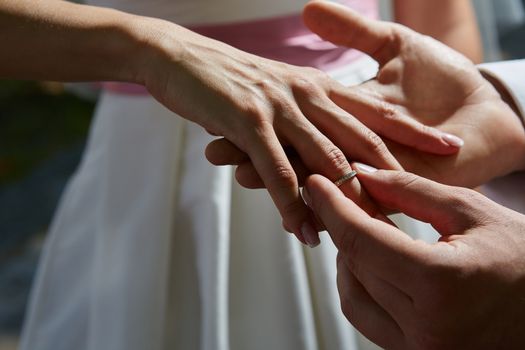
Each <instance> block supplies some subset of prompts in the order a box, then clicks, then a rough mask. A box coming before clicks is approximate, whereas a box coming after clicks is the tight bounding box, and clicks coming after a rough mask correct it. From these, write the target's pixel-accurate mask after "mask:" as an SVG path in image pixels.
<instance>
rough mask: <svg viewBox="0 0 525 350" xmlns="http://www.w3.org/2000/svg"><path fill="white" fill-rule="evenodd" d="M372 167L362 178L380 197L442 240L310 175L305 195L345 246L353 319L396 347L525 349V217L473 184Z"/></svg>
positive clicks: (346, 299) (343, 293) (347, 303)
mask: <svg viewBox="0 0 525 350" xmlns="http://www.w3.org/2000/svg"><path fill="white" fill-rule="evenodd" d="M368 171H370V172H368V173H365V172H361V173H360V174H359V175H358V177H359V180H360V182H361V184H362V185H363V186H364V188H365V189H366V191H367V192H368V194H369V195H370V196H371V198H372V199H374V200H375V201H376V202H377V203H378V204H380V205H382V206H384V207H387V208H390V209H394V210H397V211H401V212H404V213H406V214H407V215H409V216H412V217H414V218H416V219H419V220H422V221H426V222H429V223H431V224H432V225H433V226H434V227H435V228H436V229H437V230H438V231H439V232H440V234H441V235H442V237H441V239H440V240H439V242H437V243H434V244H427V243H424V242H422V241H415V240H413V239H412V238H410V237H409V236H407V235H406V234H405V233H403V232H401V231H400V230H399V229H397V228H396V227H394V226H392V225H389V224H386V223H384V222H382V221H379V220H376V219H375V218H373V217H371V216H370V215H368V214H366V213H365V212H364V211H363V210H362V209H361V208H359V206H357V205H356V204H355V203H354V202H353V201H352V200H350V199H348V198H346V197H345V196H344V195H343V194H342V193H341V191H339V190H338V189H337V187H335V186H334V185H333V184H332V183H331V182H330V181H327V180H326V179H325V178H323V177H321V176H319V175H314V176H312V177H310V178H309V179H308V180H307V181H306V186H305V189H306V195H305V197H306V200H307V203H308V204H309V206H310V207H311V208H312V209H313V211H314V213H316V214H317V216H318V217H319V218H320V220H321V221H322V222H323V223H324V224H325V226H326V227H327V229H328V232H329V233H330V235H331V237H332V240H333V241H334V243H335V245H336V246H337V248H338V249H339V256H338V288H339V294H340V297H341V303H342V309H343V312H344V313H345V315H346V317H347V318H348V319H349V320H350V322H352V324H353V325H354V326H355V327H356V328H357V329H359V330H360V331H361V332H362V333H363V334H364V335H365V336H367V337H368V338H370V339H371V340H372V341H374V342H375V343H377V344H378V345H380V346H382V347H384V348H388V349H523V348H525V334H524V333H523V325H525V216H523V215H520V214H518V213H516V212H513V211H511V210H508V209H506V208H503V207H501V206H499V205H497V204H495V203H493V202H491V201H490V200H488V199H487V198H485V197H483V196H482V195H480V194H479V193H477V192H475V191H472V190H468V189H465V188H459V187H451V186H445V185H441V184H438V183H436V182H433V181H430V180H426V179H424V178H421V177H418V176H416V175H413V174H410V173H405V172H396V171H384V170H380V171H376V172H374V171H373V169H372V170H370V169H369V170H368Z"/></svg>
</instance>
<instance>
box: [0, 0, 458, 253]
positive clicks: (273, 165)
mask: <svg viewBox="0 0 525 350" xmlns="http://www.w3.org/2000/svg"><path fill="white" fill-rule="evenodd" d="M0 33H1V34H0V38H1V39H2V47H3V50H2V55H0V77H3V78H11V79H43V80H60V81H79V80H82V81H86V80H106V81H123V82H130V83H136V84H141V85H144V86H145V87H146V88H147V89H148V91H149V92H150V93H151V94H152V96H153V97H155V98H156V99H157V100H158V101H160V102H161V103H162V104H164V105H165V106H166V107H167V108H169V109H171V110H172V111H174V112H176V113H178V114H179V115H181V116H182V117H184V118H186V119H188V120H190V121H193V122H195V123H198V124H199V125H201V126H202V127H204V128H205V129H207V130H208V131H210V132H211V133H213V134H216V135H220V136H224V137H225V138H226V139H228V140H230V141H231V143H232V145H234V146H235V147H236V148H237V149H239V150H241V151H242V152H243V153H245V154H246V155H247V156H248V158H249V159H251V160H252V165H253V167H254V169H256V171H257V174H259V175H260V179H261V181H262V182H263V183H264V186H265V187H266V188H268V191H269V193H270V195H271V196H272V198H273V200H274V202H275V204H276V206H277V208H278V209H279V211H280V213H281V215H282V217H283V222H284V226H285V227H286V228H287V229H289V230H290V231H292V232H294V233H295V234H296V235H297V237H298V238H299V239H300V240H301V241H302V242H306V243H309V244H311V245H315V244H317V243H318V237H317V233H316V232H315V231H316V225H317V224H316V222H315V219H314V217H313V215H312V213H311V211H310V210H309V209H308V208H307V207H306V205H305V204H304V202H303V200H302V198H301V196H300V193H299V185H298V179H297V174H296V173H295V171H294V169H293V168H292V166H291V164H290V161H289V160H288V157H287V155H286V153H285V148H293V149H294V151H295V152H296V154H297V156H298V157H299V159H300V160H301V162H302V163H304V164H306V165H307V166H308V167H309V168H310V169H313V170H314V171H315V172H318V173H321V174H324V175H325V176H327V177H329V178H331V179H333V180H336V179H337V178H339V177H341V176H342V175H344V174H345V173H347V172H348V171H349V170H350V165H349V163H348V161H347V159H346V156H347V155H351V156H352V157H354V158H356V159H361V160H363V161H366V162H368V163H370V164H373V165H375V166H378V167H383V168H388V169H400V168H401V166H400V165H399V163H398V162H397V160H396V159H395V158H394V156H393V155H392V154H391V152H390V151H389V150H388V149H387V147H386V145H385V143H384V142H383V140H382V139H381V138H380V137H379V136H378V134H377V133H376V131H377V132H379V131H380V132H381V134H382V135H386V136H388V137H390V138H392V139H395V140H397V141H399V142H401V143H404V142H405V143H407V144H408V145H409V146H414V143H415V144H416V147H417V148H418V149H420V150H422V151H425V152H432V153H436V154H453V153H456V152H457V151H458V148H459V147H458V145H454V144H450V143H449V142H447V141H446V140H447V139H446V138H445V137H444V136H445V134H444V133H443V132H441V131H438V130H436V129H432V128H428V127H425V126H423V125H420V124H419V123H418V122H416V121H414V120H412V119H410V118H408V117H405V118H398V119H397V120H395V121H393V122H392V124H391V125H392V127H391V128H386V129H385V128H381V130H374V129H376V127H377V125H380V124H381V123H380V122H379V119H380V118H381V116H380V115H379V114H377V113H376V114H374V115H371V116H370V117H369V118H368V120H369V121H370V120H375V121H374V122H373V123H371V126H370V127H368V126H366V125H365V124H363V123H362V122H361V121H359V119H358V118H356V117H354V116H352V115H350V114H349V113H348V112H347V111H345V110H344V109H343V108H342V107H341V106H340V105H339V104H343V103H344V102H345V101H346V99H347V97H345V96H346V95H347V90H346V88H345V87H343V86H341V85H340V84H338V83H337V82H334V81H333V80H331V79H330V78H329V77H328V76H327V75H326V74H324V73H322V72H320V71H318V70H315V69H312V68H305V67H296V66H291V65H287V64H284V63H280V62H276V61H271V60H268V59H264V58H261V57H257V56H254V55H251V54H248V53H246V52H243V51H240V50H237V49H235V48H233V47H231V46H228V45H226V44H224V43H221V42H217V41H215V40H211V39H208V38H205V37H203V36H200V35H197V34H195V33H193V32H191V31H189V30H187V29H185V28H183V27H180V26H178V25H176V24H174V23H170V22H167V21H163V20H158V19H154V18H147V17H141V16H134V15H130V14H126V13H123V12H119V11H115V10H111V9H105V8H97V7H92V6H83V5H77V4H73V3H69V2H65V1H57V0H46V1H44V0H38V1H34V0H2V1H0ZM36 55H38V59H35V56H36ZM335 95H337V103H336V101H335V100H334V99H333V98H332V96H335ZM351 97H352V96H350V95H349V96H348V98H351ZM203 101H205V103H203ZM399 130H403V132H404V133H405V134H403V133H401V134H400V133H399ZM405 135H410V139H408V138H406V137H405ZM349 137H350V138H351V140H353V141H354V142H349V141H348V140H349ZM341 188H342V190H343V191H345V193H347V194H348V195H349V196H352V197H353V198H356V199H357V198H361V199H362V200H363V203H362V204H363V206H364V207H370V208H372V207H373V205H372V204H371V202H370V201H367V200H366V198H365V196H364V195H363V194H362V191H361V190H360V186H359V184H357V183H355V184H350V183H349V184H345V185H344V186H342V187H341Z"/></svg>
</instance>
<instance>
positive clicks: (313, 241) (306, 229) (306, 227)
mask: <svg viewBox="0 0 525 350" xmlns="http://www.w3.org/2000/svg"><path fill="white" fill-rule="evenodd" d="M301 233H302V234H303V237H304V240H305V241H306V243H307V244H308V246H309V247H310V248H314V247H317V246H318V245H319V243H321V241H320V240H319V233H317V231H316V230H314V228H313V227H312V225H311V224H310V223H309V222H308V221H306V222H304V223H303V225H302V226H301Z"/></svg>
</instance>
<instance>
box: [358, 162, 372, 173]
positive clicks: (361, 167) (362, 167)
mask: <svg viewBox="0 0 525 350" xmlns="http://www.w3.org/2000/svg"><path fill="white" fill-rule="evenodd" d="M354 165H355V166H356V168H357V170H358V171H359V172H363V173H375V172H376V171H377V169H376V168H374V167H371V166H370V165H366V164H363V163H358V162H355V163H354Z"/></svg>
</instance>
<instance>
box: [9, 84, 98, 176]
mask: <svg viewBox="0 0 525 350" xmlns="http://www.w3.org/2000/svg"><path fill="white" fill-rule="evenodd" d="M93 109H94V103H93V102H92V101H88V100H85V99H83V98H80V97H78V96H75V95H73V94H72V93H69V92H67V91H65V90H64V89H63V87H62V85H60V84H55V83H52V84H47V85H46V84H42V83H36V82H30V81H0V186H3V185H5V184H7V183H10V182H12V181H14V180H16V179H19V178H22V177H24V176H25V175H27V174H28V173H29V172H31V170H33V169H34V168H35V167H36V166H38V165H39V164H40V163H41V162H42V161H44V160H46V159H48V158H50V157H51V156H52V155H53V154H55V153H56V152H58V151H60V150H63V149H64V148H67V147H70V146H72V145H74V144H76V143H78V142H80V141H82V140H83V139H84V138H85V136H86V134H87V130H88V128H89V123H90V120H91V115H92V114H93Z"/></svg>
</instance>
